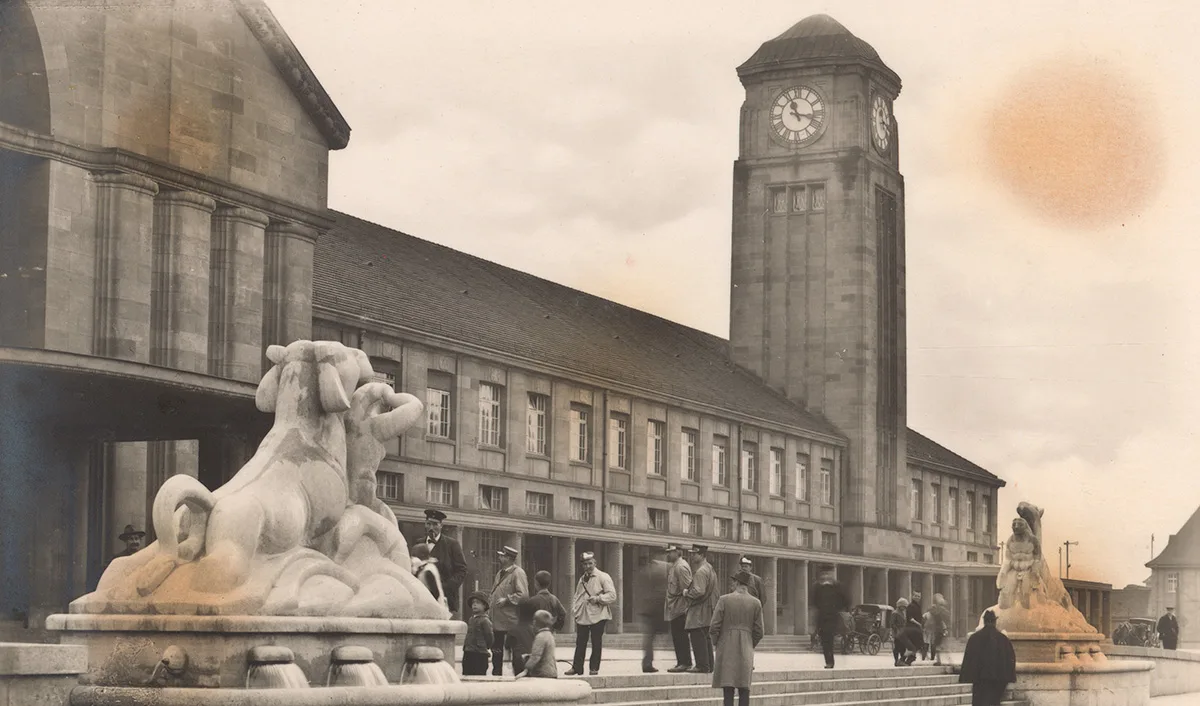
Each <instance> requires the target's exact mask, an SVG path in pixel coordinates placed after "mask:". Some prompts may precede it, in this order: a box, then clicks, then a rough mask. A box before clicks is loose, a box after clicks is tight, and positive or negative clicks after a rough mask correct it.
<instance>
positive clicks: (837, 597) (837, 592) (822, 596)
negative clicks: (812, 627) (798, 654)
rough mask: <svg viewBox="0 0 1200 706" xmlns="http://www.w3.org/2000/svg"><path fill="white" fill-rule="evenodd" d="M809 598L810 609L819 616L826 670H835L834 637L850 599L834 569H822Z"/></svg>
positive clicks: (809, 593) (817, 622) (818, 624)
mask: <svg viewBox="0 0 1200 706" xmlns="http://www.w3.org/2000/svg"><path fill="white" fill-rule="evenodd" d="M808 597H809V598H808V600H809V605H810V607H811V608H812V610H814V611H816V614H817V616H816V621H815V622H816V626H817V634H818V635H820V638H821V652H823V653H825V668H826V669H833V636H834V635H836V634H837V631H838V626H839V625H841V624H842V611H844V610H847V609H848V608H849V607H850V599H849V597H847V596H846V590H845V589H844V588H842V584H841V583H839V582H838V580H837V577H836V575H835V574H834V571H833V567H829V566H827V567H825V568H823V569H821V573H820V578H819V579H818V580H817V583H816V584H815V585H814V586H813V587H812V589H811V590H810V591H809V592H808Z"/></svg>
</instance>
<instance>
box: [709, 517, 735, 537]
mask: <svg viewBox="0 0 1200 706" xmlns="http://www.w3.org/2000/svg"><path fill="white" fill-rule="evenodd" d="M713 536H714V537H719V538H720V539H733V520H731V519H729V518H728V517H714V518H713Z"/></svg>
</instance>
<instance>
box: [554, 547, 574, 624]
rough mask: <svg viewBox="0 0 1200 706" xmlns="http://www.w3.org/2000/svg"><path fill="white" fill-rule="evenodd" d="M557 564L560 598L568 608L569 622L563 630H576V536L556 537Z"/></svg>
mask: <svg viewBox="0 0 1200 706" xmlns="http://www.w3.org/2000/svg"><path fill="white" fill-rule="evenodd" d="M554 542H555V553H556V555H557V556H556V557H555V562H554V563H555V566H554V574H555V576H557V577H560V578H559V584H558V585H559V592H558V593H557V596H558V599H559V600H560V601H562V604H563V607H564V608H566V609H567V622H566V624H565V625H564V626H563V630H564V631H565V632H568V633H573V632H575V614H574V611H573V609H572V604H571V602H572V598H573V597H574V595H575V582H576V581H577V580H578V577H577V576H576V573H575V538H574V537H555V538H554Z"/></svg>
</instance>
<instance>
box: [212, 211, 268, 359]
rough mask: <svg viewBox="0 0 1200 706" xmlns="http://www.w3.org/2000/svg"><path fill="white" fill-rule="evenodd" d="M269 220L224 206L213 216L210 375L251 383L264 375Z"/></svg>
mask: <svg viewBox="0 0 1200 706" xmlns="http://www.w3.org/2000/svg"><path fill="white" fill-rule="evenodd" d="M267 223H268V220H267V217H266V216H265V215H263V214H261V213H259V212H257V211H252V210H250V209H247V208H234V207H230V206H222V207H220V208H218V209H217V210H216V212H215V213H214V214H213V216H212V254H211V256H210V261H211V266H212V269H211V274H210V276H209V295H208V296H209V322H208V372H209V373H210V374H211V375H216V376H219V377H224V378H231V379H234V380H243V381H245V382H255V381H257V380H258V379H259V377H261V375H262V356H263V350H264V348H265V346H263V342H262V335H263V283H264V272H263V241H264V237H265V232H264V231H265V229H266V227H267Z"/></svg>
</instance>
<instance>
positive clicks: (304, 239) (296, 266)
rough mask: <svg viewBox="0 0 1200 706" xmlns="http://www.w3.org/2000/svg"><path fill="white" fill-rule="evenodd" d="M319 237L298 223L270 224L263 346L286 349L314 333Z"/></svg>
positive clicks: (265, 253) (266, 240) (265, 251)
mask: <svg viewBox="0 0 1200 706" xmlns="http://www.w3.org/2000/svg"><path fill="white" fill-rule="evenodd" d="M316 242H317V235H316V231H314V230H313V229H311V228H309V227H307V226H302V225H299V224H297V223H286V222H282V221H271V224H270V225H268V226H267V230H266V234H265V237H264V247H263V268H264V272H263V335H262V343H263V347H264V349H265V347H266V346H269V345H272V344H279V345H287V344H289V343H291V342H292V341H296V340H301V339H306V338H309V336H310V335H311V333H312V286H313V283H312V272H313V249H314V247H315V246H316Z"/></svg>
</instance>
